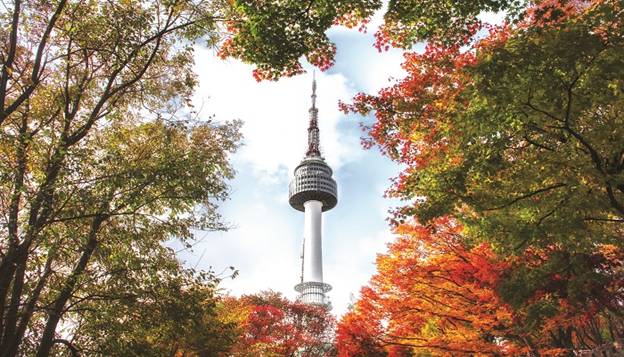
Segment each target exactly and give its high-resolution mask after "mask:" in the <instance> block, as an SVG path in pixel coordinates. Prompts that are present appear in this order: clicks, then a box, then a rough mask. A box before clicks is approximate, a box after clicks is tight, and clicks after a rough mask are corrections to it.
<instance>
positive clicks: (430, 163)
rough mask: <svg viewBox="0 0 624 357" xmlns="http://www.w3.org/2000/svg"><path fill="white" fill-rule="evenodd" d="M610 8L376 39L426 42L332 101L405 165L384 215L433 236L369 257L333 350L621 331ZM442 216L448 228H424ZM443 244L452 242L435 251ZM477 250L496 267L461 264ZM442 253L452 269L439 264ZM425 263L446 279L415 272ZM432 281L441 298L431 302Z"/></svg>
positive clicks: (537, 346) (509, 345) (618, 29)
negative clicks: (385, 81)
mask: <svg viewBox="0 0 624 357" xmlns="http://www.w3.org/2000/svg"><path fill="white" fill-rule="evenodd" d="M621 15H622V4H621V2H619V1H609V0H604V1H540V2H537V3H536V4H533V5H532V6H531V7H529V8H527V9H526V11H524V12H523V13H522V16H521V17H520V18H518V19H517V21H516V22H514V23H513V24H503V25H501V26H491V27H489V29H488V33H487V34H484V33H483V32H481V35H480V36H481V39H480V40H475V39H474V37H472V38H471V37H470V35H471V34H472V33H471V32H470V31H468V37H466V36H463V37H462V36H459V37H456V38H453V37H452V36H449V35H448V34H444V38H443V39H442V40H440V39H439V38H436V36H437V33H435V32H427V28H426V26H424V28H423V27H421V26H417V27H416V28H417V29H418V30H419V31H423V32H419V33H418V34H411V35H410V36H411V37H410V36H406V37H404V38H401V39H400V40H393V39H392V38H387V39H383V41H386V42H383V41H382V43H387V44H389V45H394V46H401V47H409V46H406V44H409V43H410V41H415V40H417V39H419V36H429V37H430V39H431V40H432V41H431V42H430V43H429V44H428V45H427V47H426V49H425V51H424V53H411V52H408V53H406V54H405V63H404V65H403V66H404V68H405V70H406V72H407V77H406V78H404V79H403V80H400V81H397V83H396V84H395V85H393V86H392V87H389V88H384V89H382V90H381V91H380V92H379V94H378V95H370V94H359V95H357V96H356V97H355V98H354V102H353V103H352V104H342V107H343V109H344V110H345V111H352V112H357V113H360V114H363V115H366V114H369V113H371V112H374V115H375V119H376V121H375V122H374V123H373V125H372V126H370V127H368V128H367V129H368V134H369V137H368V138H366V139H365V144H366V145H367V146H374V145H375V146H377V147H379V148H380V149H381V150H382V152H383V153H384V154H386V155H388V156H389V157H390V158H391V159H393V160H396V161H398V162H400V163H402V164H404V165H405V166H404V167H405V170H404V171H403V172H402V173H401V175H400V176H399V177H398V178H397V179H396V181H395V184H394V185H393V187H392V188H391V189H390V190H389V192H388V193H389V195H391V196H394V197H399V198H402V199H404V200H406V201H408V203H407V204H406V206H405V207H402V208H400V209H398V210H397V211H396V212H395V213H394V216H393V219H392V222H393V223H394V224H395V225H398V226H399V227H402V228H400V229H402V230H404V229H405V228H404V227H405V224H409V226H411V225H414V223H413V221H414V220H416V221H418V222H419V224H421V225H422V226H418V225H417V227H419V228H417V230H425V231H426V232H429V233H428V234H431V235H433V236H435V237H436V239H437V240H439V241H438V242H436V244H435V245H431V244H430V243H429V241H430V239H429V238H427V235H426V234H424V235H423V234H422V233H417V234H413V233H410V234H408V238H399V240H397V242H396V243H395V244H393V245H391V246H390V252H389V254H387V255H384V256H382V257H380V259H379V260H378V268H379V270H380V273H379V274H378V275H376V276H375V277H374V278H373V280H372V281H371V285H370V287H368V288H365V289H364V290H363V292H362V297H361V300H360V302H358V304H357V305H356V309H355V310H354V311H353V312H351V313H350V314H348V315H347V316H346V317H345V318H344V319H343V321H342V322H341V323H340V326H339V337H340V338H339V348H340V349H341V352H342V351H349V348H355V350H357V348H359V347H358V346H360V345H362V344H365V345H367V346H372V347H370V348H373V349H379V348H384V349H385V353H390V352H389V349H388V347H384V346H386V345H387V344H390V345H394V346H409V347H410V348H414V349H415V350H416V351H418V353H420V352H422V353H433V354H441V355H444V354H445V353H455V354H462V353H463V354H471V353H476V351H480V352H483V353H489V354H495V353H496V354H511V355H515V354H517V353H524V354H530V355H535V356H538V355H569V354H571V353H572V352H573V351H575V350H578V349H582V348H593V347H596V346H600V345H601V344H602V343H605V342H608V341H613V340H614V339H616V338H621V336H623V335H624V330H623V329H622V327H623V325H622V316H621V312H620V311H621V306H622V301H624V300H623V297H622V286H623V285H622V284H624V276H622V259H623V252H622V248H623V245H622V240H621V237H622V226H621V224H622V222H624V210H622V203H623V202H624V186H622V185H621V181H622V177H624V176H622V175H624V171H623V170H624V146H623V144H624V142H622V138H623V137H624V136H623V134H624V133H622V132H621V130H622V128H624V125H623V124H624V123H623V122H622V111H623V110H624V107H623V103H624V102H622V98H623V97H622V93H623V88H624V87H622V83H621V80H620V78H621V77H622V75H623V74H624V73H622V70H623V68H624V66H623V63H622V58H624V57H623V53H622V50H623V49H624V46H623V43H622V40H623V39H624V36H623V33H622V16H621ZM468 20H469V19H468ZM415 21H417V19H416V20H415ZM436 21H437V20H435V19H434V20H433V22H434V23H438V24H439V23H441V22H436ZM458 21H459V20H458ZM462 23H463V22H462ZM389 26H392V23H391V24H390V25H389ZM460 32H461V31H460ZM395 34H396V35H397V36H400V35H402V34H401V33H400V32H395ZM468 40H472V41H473V42H469V41H468ZM402 41H406V42H405V43H403V42H402ZM467 43H471V44H470V46H466V44H467ZM449 215H450V216H453V217H455V218H454V219H453V220H454V221H456V222H457V226H458V227H462V228H461V230H458V231H456V232H454V234H455V235H446V236H445V235H439V234H437V230H438V225H439V222H440V221H439V220H440V219H447V218H445V217H448V216H449ZM443 231H444V230H443ZM403 232H404V231H403ZM406 239H407V241H406ZM402 242H403V244H405V246H402V245H401V244H402ZM445 244H446V245H453V246H454V248H453V249H452V250H451V251H443V252H440V250H439V249H440V248H439V246H440V245H445ZM483 249H485V252H484V251H483ZM421 250H424V251H421ZM477 252H478V253H479V254H480V256H481V258H480V257H479V256H473V255H471V254H473V253H474V254H476V253H477ZM486 253H487V254H486ZM484 255H485V256H486V257H488V259H490V260H489V261H490V262H491V264H495V263H496V264H501V265H500V266H497V267H495V266H491V267H487V265H485V267H486V268H485V269H484V270H483V272H482V273H479V271H480V270H479V269H473V268H470V267H473V266H484V263H483V259H482V256H484ZM436 259H439V260H436ZM454 261H458V262H461V263H462V264H465V266H464V270H466V269H467V270H468V271H469V274H468V275H467V276H466V279H467V280H457V279H458V278H457V276H455V275H452V273H453V272H454V271H455V269H456V268H455V266H453V268H447V265H448V264H451V263H453V262H454ZM388 266H389V267H388ZM436 269H440V271H442V272H444V273H445V274H449V275H445V276H444V280H443V281H444V282H448V283H451V284H455V285H457V286H454V285H452V288H449V287H446V286H444V285H441V284H440V282H439V281H438V280H437V277H435V276H432V275H426V274H427V272H428V271H430V270H434V271H436ZM470 269H472V270H470ZM420 270H424V271H420ZM490 270H492V272H491V273H494V274H493V276H492V277H491V279H490V280H488V279H486V280H483V279H484V278H485V277H486V275H484V274H485V272H487V271H490ZM392 274H394V275H392ZM402 274H405V275H402ZM423 275H425V276H424V277H423ZM393 276H394V278H393ZM459 276H460V277H464V276H463V275H459ZM421 281H424V283H421ZM471 284H476V285H471ZM440 286H442V287H443V289H444V290H443V292H444V293H447V292H448V293H449V294H451V296H443V298H440V296H436V295H433V301H434V302H441V303H440V304H437V303H432V302H431V301H430V300H431V297H432V295H431V293H430V291H431V290H432V289H433V290H434V291H436V290H435V289H438V288H439V287H440ZM461 288H468V289H470V293H475V294H478V293H482V294H485V295H484V296H486V298H484V300H483V301H484V302H485V304H483V303H481V302H480V303H479V304H474V306H472V307H471V306H470V305H466V304H467V303H469V302H470V299H468V300H460V301H457V300H455V299H454V297H456V295H457V294H458V293H457V291H456V289H461ZM459 295H465V293H463V292H462V293H461V294H459ZM420 296H423V298H422V299H420ZM472 300H473V301H478V300H477V298H472ZM442 303H444V304H442ZM447 303H448V305H445V304H447ZM487 304H492V305H491V309H489V310H488V311H482V310H480V308H481V307H482V306H488V305H487ZM367 309H368V310H367ZM419 309H421V310H419ZM369 311H372V313H371V312H369ZM392 311H395V313H394V314H392ZM423 311H424V312H423ZM449 311H452V312H458V316H452V317H460V316H461V317H464V316H465V317H466V321H461V322H457V321H453V322H452V323H448V320H447V319H446V318H447V317H446V316H445V315H442V317H440V315H441V314H444V313H448V312H449ZM503 311H504V313H503ZM416 312H418V313H416ZM497 312H498V313H499V315H497V314H496V313H497ZM375 314H377V315H375ZM476 314H478V315H479V316H475V315H476ZM492 314H493V315H494V316H505V319H504V321H498V320H496V319H493V318H492V317H491V316H492ZM500 314H503V315H500ZM418 318H423V319H424V321H421V320H418ZM491 321H496V323H495V324H493V325H488V323H489V322H491ZM482 323H483V324H482ZM495 326H496V327H495ZM377 336H383V337H382V338H377ZM436 339H437V340H436ZM340 341H342V342H340ZM438 342H439V343H438ZM436 343H438V344H436ZM349 346H351V347H349ZM353 346H355V347H353ZM443 347H444V348H449V349H451V350H453V351H454V352H450V351H447V352H444V348H443ZM462 349H464V350H462ZM496 349H498V350H496ZM506 349H508V350H506ZM363 350H365V349H364V348H363ZM425 351H428V352H425ZM510 351H511V352H510ZM518 351H521V352H518ZM396 353H402V352H396ZM345 355H347V354H345Z"/></svg>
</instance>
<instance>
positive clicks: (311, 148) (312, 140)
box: [306, 72, 321, 157]
mask: <svg viewBox="0 0 624 357" xmlns="http://www.w3.org/2000/svg"><path fill="white" fill-rule="evenodd" d="M310 97H311V98H312V106H311V107H310V110H309V112H310V122H309V125H308V150H307V151H306V157H320V156H321V150H320V148H319V147H320V138H319V136H320V135H319V128H318V109H316V72H312V95H311V96H310Z"/></svg>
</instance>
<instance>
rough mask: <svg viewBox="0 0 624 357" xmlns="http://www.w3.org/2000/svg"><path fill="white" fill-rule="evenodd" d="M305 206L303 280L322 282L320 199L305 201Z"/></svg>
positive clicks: (321, 205)
mask: <svg viewBox="0 0 624 357" xmlns="http://www.w3.org/2000/svg"><path fill="white" fill-rule="evenodd" d="M303 206H304V208H305V221H304V224H303V230H304V236H303V239H304V240H305V243H304V251H303V262H304V269H303V274H304V275H303V281H315V282H319V283H322V282H323V251H322V248H321V242H322V237H321V223H322V222H321V220H322V218H321V217H322V215H321V209H322V208H323V203H321V202H320V201H315V200H311V201H307V202H305V203H304V204H303Z"/></svg>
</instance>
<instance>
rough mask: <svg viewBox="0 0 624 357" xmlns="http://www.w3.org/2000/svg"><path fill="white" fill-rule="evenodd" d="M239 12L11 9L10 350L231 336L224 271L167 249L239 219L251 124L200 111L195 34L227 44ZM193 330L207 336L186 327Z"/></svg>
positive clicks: (2, 327)
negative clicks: (240, 167)
mask: <svg viewBox="0 0 624 357" xmlns="http://www.w3.org/2000/svg"><path fill="white" fill-rule="evenodd" d="M228 11H229V10H228V5H227V2H224V3H221V2H209V1H187V0H174V1H123V2H117V1H113V2H99V1H67V0H58V1H44V2H41V1H20V0H16V1H13V2H12V3H11V4H10V5H7V7H6V8H5V9H4V10H1V11H0V18H2V21H1V22H0V23H1V24H2V25H0V58H1V59H2V70H1V73H0V212H2V216H1V218H0V316H1V320H0V355H1V356H3V357H4V356H15V355H18V354H20V355H21V354H29V355H37V356H47V355H49V354H50V353H51V351H56V352H54V353H57V352H58V351H59V350H61V349H62V350H64V351H67V352H69V353H72V354H75V353H79V352H80V351H81V350H85V351H89V353H92V354H96V355H97V354H100V355H132V354H135V355H136V354H142V353H148V354H150V355H158V354H165V353H164V352H163V351H164V350H165V349H167V348H170V347H171V346H173V342H174V341H175V342H177V343H179V348H183V349H187V350H192V351H201V350H203V349H205V348H207V347H206V346H213V345H219V346H227V345H228V344H229V343H230V342H229V341H228V339H229V337H228V334H229V332H228V331H229V329H230V327H228V326H229V325H227V324H226V323H222V322H219V321H218V320H217V319H216V318H215V316H216V307H215V306H216V305H215V304H216V296H215V287H214V284H215V283H216V280H215V277H214V276H212V275H210V274H207V275H206V274H205V273H193V272H187V271H183V270H182V269H181V267H180V265H179V263H178V262H177V261H176V259H175V257H174V254H173V252H171V251H170V250H168V249H165V248H163V247H162V243H163V242H165V241H166V240H169V239H172V238H174V237H175V238H178V239H181V240H182V241H183V242H185V243H188V240H189V239H191V237H192V234H191V229H206V230H221V229H225V228H227V227H226V226H225V225H224V224H223V223H221V222H220V217H219V215H218V213H217V211H216V204H217V203H218V202H219V201H221V200H224V199H225V198H226V197H227V184H226V181H227V180H228V179H229V178H231V177H232V175H233V172H232V169H231V167H230V166H229V164H228V155H229V154H230V153H231V152H233V151H234V150H235V149H236V147H237V145H238V141H239V138H240V136H239V133H238V129H239V126H240V124H239V123H237V122H233V123H222V124H216V123H211V122H209V121H208V122H202V121H198V120H196V119H195V117H194V116H195V114H194V113H193V111H192V107H190V106H189V105H188V103H189V101H190V97H191V95H192V93H193V90H194V87H195V85H196V79H195V76H194V74H193V71H192V66H193V51H192V46H193V44H194V42H195V41H197V40H199V39H201V38H206V39H208V40H209V43H212V44H214V43H215V41H216V40H217V37H218V36H219V35H218V33H219V28H220V26H221V23H220V22H219V21H221V20H222V19H223V18H224V17H226V16H227V13H228ZM194 302H196V303H197V304H196V305H188V304H189V303H194ZM124 314H127V315H124ZM193 328H201V329H202V332H201V333H198V334H197V335H196V338H202V339H205V340H203V341H198V340H193V337H190V336H185V335H184V334H186V333H188V331H189V330H191V329H193ZM129 334H130V335H129ZM131 334H134V335H131ZM112 341H117V344H114V343H112ZM147 345H149V346H147ZM146 346H147V347H146ZM145 348H149V350H146V349H145ZM210 348H212V347H210ZM147 351H149V352H147ZM59 353H60V352H59ZM167 353H169V352H167Z"/></svg>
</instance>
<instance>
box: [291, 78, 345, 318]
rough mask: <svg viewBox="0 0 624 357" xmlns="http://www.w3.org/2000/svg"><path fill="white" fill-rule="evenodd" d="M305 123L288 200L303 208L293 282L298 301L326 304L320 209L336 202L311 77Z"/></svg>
mask: <svg viewBox="0 0 624 357" xmlns="http://www.w3.org/2000/svg"><path fill="white" fill-rule="evenodd" d="M309 112H310V122H309V126H308V150H307V151H306V154H305V157H304V158H303V160H302V161H301V163H300V164H299V165H298V166H297V167H296V168H295V172H294V176H295V177H294V178H293V180H292V181H291V182H290V187H289V197H290V198H289V200H288V202H289V203H290V205H291V206H292V208H294V209H296V210H298V211H301V212H304V224H303V232H304V234H303V255H302V259H303V261H302V263H301V264H302V274H301V282H300V283H299V284H297V285H295V290H296V291H297V292H298V293H299V301H301V302H303V303H306V304H313V305H321V306H326V307H329V302H328V300H327V299H326V297H325V294H326V293H327V292H328V291H330V290H331V285H329V284H326V283H324V282H323V251H322V247H321V243H322V239H321V224H322V216H323V215H322V212H326V211H329V210H330V209H332V208H334V207H335V206H336V203H338V196H337V192H336V181H334V179H333V178H332V169H331V168H330V167H329V165H327V164H326V163H325V159H324V158H323V157H322V156H321V151H320V148H319V128H318V109H316V79H313V80H312V106H311V107H310V110H309Z"/></svg>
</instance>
